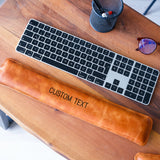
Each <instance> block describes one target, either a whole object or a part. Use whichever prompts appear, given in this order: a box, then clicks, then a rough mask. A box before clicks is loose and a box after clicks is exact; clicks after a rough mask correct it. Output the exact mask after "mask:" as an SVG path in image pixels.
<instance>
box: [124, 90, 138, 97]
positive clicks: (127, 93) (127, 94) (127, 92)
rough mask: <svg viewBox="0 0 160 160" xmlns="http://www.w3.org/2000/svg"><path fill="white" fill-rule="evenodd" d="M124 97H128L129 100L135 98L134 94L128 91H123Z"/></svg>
mask: <svg viewBox="0 0 160 160" xmlns="http://www.w3.org/2000/svg"><path fill="white" fill-rule="evenodd" d="M124 95H125V96H127V97H130V98H133V99H135V98H136V94H135V93H132V92H130V91H125V93H124Z"/></svg>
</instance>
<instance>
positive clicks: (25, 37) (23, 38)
mask: <svg viewBox="0 0 160 160" xmlns="http://www.w3.org/2000/svg"><path fill="white" fill-rule="evenodd" d="M22 40H24V41H26V42H28V43H31V41H32V39H31V38H30V37H27V36H24V35H23V36H22Z"/></svg>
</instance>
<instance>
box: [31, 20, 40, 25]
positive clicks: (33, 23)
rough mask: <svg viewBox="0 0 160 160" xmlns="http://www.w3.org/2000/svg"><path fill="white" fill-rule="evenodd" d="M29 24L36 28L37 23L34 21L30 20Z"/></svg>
mask: <svg viewBox="0 0 160 160" xmlns="http://www.w3.org/2000/svg"><path fill="white" fill-rule="evenodd" d="M29 23H30V24H32V25H33V26H37V25H38V22H37V21H35V20H30V22H29Z"/></svg>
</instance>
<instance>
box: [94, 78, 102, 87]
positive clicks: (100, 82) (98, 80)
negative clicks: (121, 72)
mask: <svg viewBox="0 0 160 160" xmlns="http://www.w3.org/2000/svg"><path fill="white" fill-rule="evenodd" d="M95 83H96V84H98V85H100V86H103V83H104V81H102V80H100V79H98V78H96V80H95Z"/></svg>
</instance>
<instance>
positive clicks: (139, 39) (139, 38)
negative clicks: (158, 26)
mask: <svg viewBox="0 0 160 160" xmlns="http://www.w3.org/2000/svg"><path fill="white" fill-rule="evenodd" d="M142 39H150V40H152V41H154V42H155V43H156V48H155V49H154V50H153V52H154V51H155V50H156V49H157V46H158V45H160V42H156V41H155V40H154V39H152V38H147V37H138V38H137V41H138V44H139V42H140V41H141V40H142ZM136 51H140V48H137V49H136ZM140 52H141V51H140ZM153 52H151V53H153ZM141 53H143V52H141ZM151 53H150V54H151ZM143 54H145V53H143Z"/></svg>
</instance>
